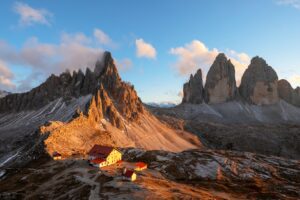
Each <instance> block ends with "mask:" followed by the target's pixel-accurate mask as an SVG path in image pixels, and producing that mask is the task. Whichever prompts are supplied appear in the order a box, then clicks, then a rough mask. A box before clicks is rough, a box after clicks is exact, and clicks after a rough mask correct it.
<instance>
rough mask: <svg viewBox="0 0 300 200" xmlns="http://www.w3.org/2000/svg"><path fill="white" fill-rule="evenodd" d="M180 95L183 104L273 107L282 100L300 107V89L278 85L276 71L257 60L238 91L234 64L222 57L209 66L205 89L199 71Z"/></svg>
mask: <svg viewBox="0 0 300 200" xmlns="http://www.w3.org/2000/svg"><path fill="white" fill-rule="evenodd" d="M183 92H184V96H183V100H182V103H191V104H201V103H208V104H220V103H225V102H229V101H241V102H244V103H247V104H252V105H274V104H277V103H279V102H280V99H282V100H284V101H286V102H287V103H289V104H292V105H294V106H300V88H297V89H293V88H292V87H291V85H290V83H289V82H288V81H286V80H280V81H278V76H277V73H276V72H275V70H274V69H273V68H272V67H271V66H269V65H268V64H267V62H266V61H265V60H264V59H263V58H260V57H258V56H256V57H254V58H253V59H252V60H251V63H250V65H249V66H248V68H247V69H246V71H245V73H244V74H243V76H242V80H241V84H240V86H239V87H237V85H236V80H235V69H234V66H233V64H232V63H231V61H230V60H228V59H227V58H226V56H225V54H223V53H221V54H219V55H218V56H217V57H216V59H215V61H214V63H213V64H212V66H211V68H210V70H209V72H208V74H207V77H206V82H205V85H204V86H203V81H202V73H201V69H199V70H198V71H197V72H196V74H195V75H194V76H193V75H191V77H190V80H189V82H187V83H186V84H184V86H183Z"/></svg>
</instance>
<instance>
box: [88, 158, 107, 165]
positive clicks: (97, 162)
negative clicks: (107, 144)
mask: <svg viewBox="0 0 300 200" xmlns="http://www.w3.org/2000/svg"><path fill="white" fill-rule="evenodd" d="M105 161H106V160H104V159H101V158H96V159H94V160H91V163H94V164H100V163H102V162H105Z"/></svg>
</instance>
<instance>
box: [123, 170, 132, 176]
mask: <svg viewBox="0 0 300 200" xmlns="http://www.w3.org/2000/svg"><path fill="white" fill-rule="evenodd" d="M133 174H134V171H133V170H126V172H125V173H124V174H123V176H125V177H127V178H131V177H132V175H133Z"/></svg>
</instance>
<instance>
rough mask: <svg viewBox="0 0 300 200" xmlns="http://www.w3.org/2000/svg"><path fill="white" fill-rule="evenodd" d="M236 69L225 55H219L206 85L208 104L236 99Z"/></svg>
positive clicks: (209, 72) (210, 70)
mask: <svg viewBox="0 0 300 200" xmlns="http://www.w3.org/2000/svg"><path fill="white" fill-rule="evenodd" d="M236 93H237V87H236V81H235V69H234V66H233V64H232V63H231V61H230V60H227V58H226V56H225V54H223V53H221V54H219V55H218V56H217V57H216V59H215V61H214V63H213V64H212V66H211V68H210V69H209V71H208V73H207V77H206V83H205V100H206V102H207V103H212V104H213V103H223V102H227V101H230V100H234V99H235V98H236Z"/></svg>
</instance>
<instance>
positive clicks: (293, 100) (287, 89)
mask: <svg viewBox="0 0 300 200" xmlns="http://www.w3.org/2000/svg"><path fill="white" fill-rule="evenodd" d="M278 95H279V97H280V98H281V99H283V100H285V101H286V102H288V103H289V104H292V105H294V106H300V89H299V87H298V88H296V89H295V90H294V89H293V87H292V86H291V84H290V83H289V82H288V81H287V80H285V79H282V80H279V81H278Z"/></svg>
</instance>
